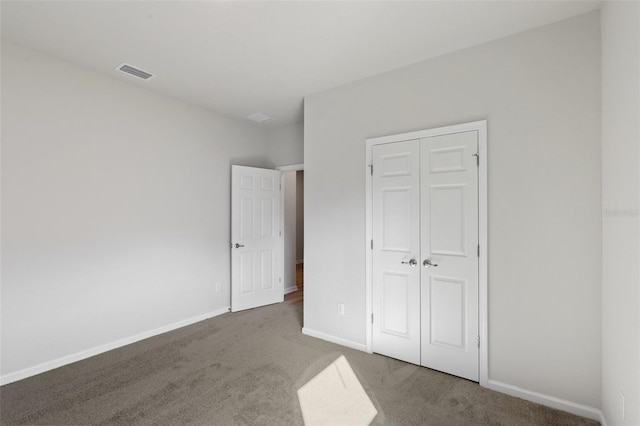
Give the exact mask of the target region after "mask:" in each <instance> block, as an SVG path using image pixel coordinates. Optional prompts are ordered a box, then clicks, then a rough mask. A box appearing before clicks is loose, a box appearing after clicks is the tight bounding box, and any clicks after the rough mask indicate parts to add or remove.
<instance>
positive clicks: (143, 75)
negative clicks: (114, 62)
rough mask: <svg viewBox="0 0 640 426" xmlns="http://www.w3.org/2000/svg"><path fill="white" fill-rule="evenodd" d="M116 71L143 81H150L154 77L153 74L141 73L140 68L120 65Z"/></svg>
mask: <svg viewBox="0 0 640 426" xmlns="http://www.w3.org/2000/svg"><path fill="white" fill-rule="evenodd" d="M116 69H117V70H118V71H121V72H123V73H126V74H129V75H132V76H134V77H138V78H141V79H143V80H151V79H152V78H153V77H155V75H154V74H151V73H149V72H146V71H142V70H141V69H140V68H136V67H134V66H131V65H129V64H120V65H118V67H117V68H116Z"/></svg>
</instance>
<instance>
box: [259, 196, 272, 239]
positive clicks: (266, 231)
mask: <svg viewBox="0 0 640 426" xmlns="http://www.w3.org/2000/svg"><path fill="white" fill-rule="evenodd" d="M273 207H274V205H273V200H272V199H271V198H266V199H262V200H260V235H261V236H262V237H273Z"/></svg>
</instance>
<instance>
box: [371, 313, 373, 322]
mask: <svg viewBox="0 0 640 426" xmlns="http://www.w3.org/2000/svg"><path fill="white" fill-rule="evenodd" d="M371 324H373V314H371Z"/></svg>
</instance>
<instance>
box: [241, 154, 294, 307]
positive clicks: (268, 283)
mask: <svg viewBox="0 0 640 426" xmlns="http://www.w3.org/2000/svg"><path fill="white" fill-rule="evenodd" d="M280 173H281V172H279V171H276V170H268V169H258V168H253V167H244V166H231V310H232V311H233V312H236V311H241V310H243V309H250V308H256V307H258V306H263V305H268V304H271V303H278V302H282V301H283V300H284V291H283V285H282V277H281V272H280V263H281V262H280V256H281V254H280V250H279V249H280V241H279V239H280V238H281V232H280V229H279V223H280Z"/></svg>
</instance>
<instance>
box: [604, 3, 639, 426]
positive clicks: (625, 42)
mask: <svg viewBox="0 0 640 426" xmlns="http://www.w3.org/2000/svg"><path fill="white" fill-rule="evenodd" d="M639 80H640V3H638V2H604V3H603V5H602V207H603V219H602V244H603V256H602V410H603V412H604V415H605V418H606V421H607V424H608V425H609V426H612V425H639V424H640V335H639V333H640V271H639V270H638V267H639V265H640V227H639V226H638V221H639V220H640V218H639V217H638V209H639V208H640V203H639V200H640V195H639V193H640V127H639V126H640V82H639ZM620 392H622V393H623V394H624V396H625V402H626V403H625V406H626V407H625V409H626V410H625V411H626V415H625V418H624V419H623V418H622V409H621V405H622V403H621V399H622V398H621V395H620Z"/></svg>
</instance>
